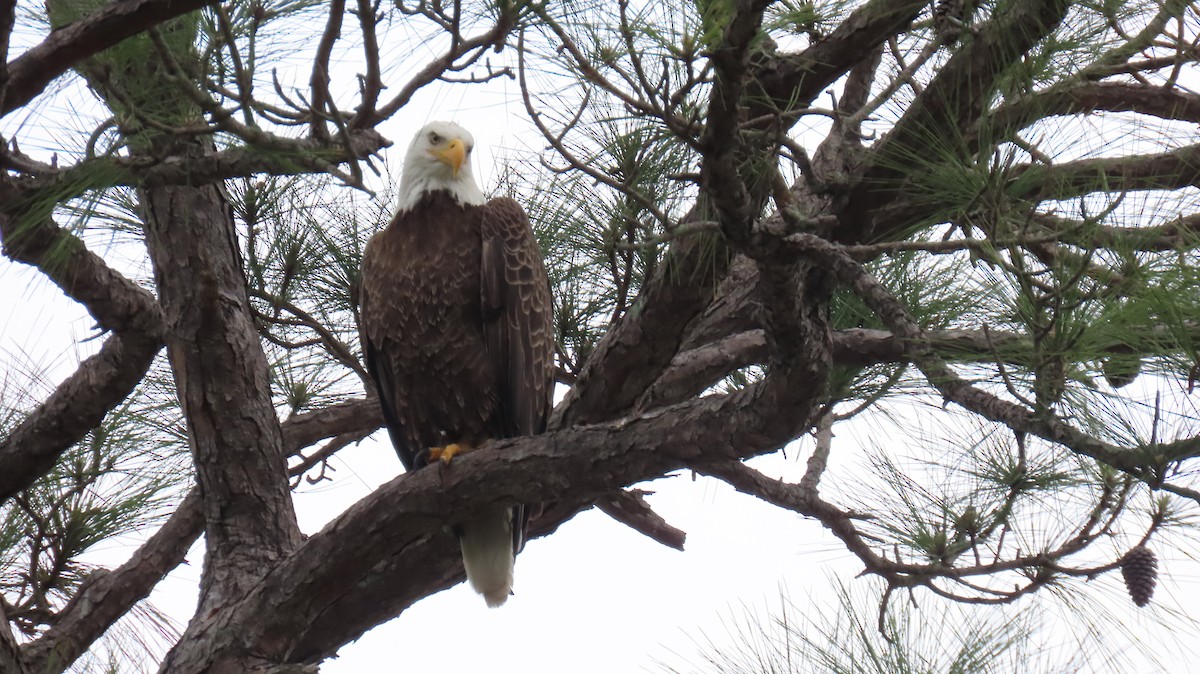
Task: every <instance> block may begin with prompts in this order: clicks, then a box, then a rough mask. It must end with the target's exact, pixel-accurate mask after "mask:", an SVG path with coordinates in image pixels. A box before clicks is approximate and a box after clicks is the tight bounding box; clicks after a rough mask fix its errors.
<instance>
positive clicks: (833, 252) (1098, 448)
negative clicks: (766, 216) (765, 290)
mask: <svg viewBox="0 0 1200 674" xmlns="http://www.w3.org/2000/svg"><path fill="white" fill-rule="evenodd" d="M787 242H788V244H790V245H792V246H794V250H796V251H797V252H801V253H803V254H805V255H811V256H813V258H814V259H817V260H819V262H820V264H821V265H822V266H824V267H825V268H826V269H828V270H830V272H832V273H833V274H835V275H836V276H837V277H838V280H839V281H841V282H842V283H843V284H845V285H847V286H850V287H852V288H853V289H854V291H855V293H856V294H857V295H858V296H859V297H861V298H862V299H863V301H864V302H865V303H866V304H867V306H868V307H870V308H871V309H872V310H873V311H874V312H875V313H876V315H877V316H878V317H879V318H880V320H882V321H883V322H884V324H885V325H887V326H888V327H889V328H890V329H891V330H892V332H893V334H895V335H896V336H897V337H898V338H899V339H900V340H901V344H902V345H904V347H905V350H906V353H907V355H908V357H909V358H910V359H911V361H912V362H913V363H914V364H915V365H916V366H917V367H918V368H920V369H921V371H922V372H923V373H924V375H925V378H926V380H927V381H928V382H929V383H930V384H931V385H932V386H933V387H934V388H935V389H937V390H938V391H939V392H940V393H941V394H942V396H943V397H944V398H945V399H946V400H947V401H950V402H955V403H958V404H959V405H961V406H962V407H964V408H965V409H967V410H969V411H971V412H974V413H975V414H978V415H980V416H981V417H984V418H985V419H988V420H990V421H994V422H997V423H1001V424H1004V425H1006V426H1008V427H1009V428H1011V429H1013V430H1014V431H1017V432H1020V433H1028V434H1030V435H1036V436H1038V437H1040V438H1043V439H1045V440H1048V441H1050V442H1053V443H1056V444H1059V445H1062V446H1063V447H1066V448H1067V449H1070V450H1071V451H1073V452H1076V453H1078V454H1082V455H1085V456H1089V457H1091V458H1093V459H1096V460H1097V461H1101V462H1103V463H1106V464H1108V465H1110V466H1112V467H1114V468H1117V469H1119V470H1122V471H1124V472H1126V473H1129V474H1130V475H1132V476H1133V477H1136V478H1138V479H1140V480H1143V481H1145V482H1147V483H1149V484H1151V485H1155V484H1157V483H1159V482H1161V474H1162V471H1163V470H1164V467H1165V466H1166V464H1167V463H1169V462H1171V461H1176V460H1179V459H1182V458H1188V457H1191V456H1196V455H1200V441H1198V439H1197V438H1188V439H1185V440H1180V441H1177V442H1172V443H1160V444H1158V445H1153V446H1149V447H1138V448H1136V450H1135V449H1132V448H1125V447H1118V446H1116V445H1112V444H1110V443H1107V442H1104V441H1102V440H1100V439H1098V438H1095V437H1092V436H1090V435H1087V434H1086V433H1083V432H1081V431H1079V430H1077V429H1075V428H1073V427H1072V426H1070V425H1068V424H1067V423H1066V422H1064V421H1062V420H1060V419H1058V418H1055V417H1050V416H1047V415H1044V414H1038V413H1036V412H1035V411H1033V410H1030V409H1027V408H1025V407H1023V406H1021V405H1018V404H1016V403H1011V402H1008V401H1007V400H1004V399H1001V398H999V397H997V396H995V395H993V394H991V393H988V392H986V391H984V390H982V389H980V388H978V387H976V386H974V385H972V384H970V383H968V382H967V381H965V380H963V379H962V378H961V377H959V376H958V375H956V374H955V373H954V372H953V371H952V370H951V369H950V368H949V366H948V365H947V364H946V362H945V360H944V359H943V358H942V357H941V356H939V355H937V353H936V352H935V351H934V349H933V345H932V344H931V343H930V341H929V338H928V336H927V335H925V334H924V332H923V331H922V330H921V328H920V326H919V325H918V324H917V323H916V321H914V320H913V318H912V317H911V316H910V315H909V313H908V311H907V309H905V308H904V305H903V304H902V303H901V302H900V301H899V300H897V299H896V298H895V296H893V295H892V294H891V292H890V291H888V290H887V289H886V288H885V287H884V286H883V285H882V284H880V283H879V282H878V281H877V280H875V279H874V278H872V277H871V275H870V274H868V273H867V272H866V270H864V269H863V268H862V266H861V265H860V264H859V263H858V262H856V261H855V260H854V259H853V258H852V257H851V256H850V255H849V254H847V253H846V252H845V251H844V250H843V249H841V248H840V247H839V246H838V245H837V244H834V243H831V242H829V241H825V240H823V239H820V238H819V237H816V236H813V235H810V234H793V235H791V236H789V237H788V240H787Z"/></svg>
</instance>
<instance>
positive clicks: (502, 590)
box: [458, 508, 514, 608]
mask: <svg viewBox="0 0 1200 674" xmlns="http://www.w3.org/2000/svg"><path fill="white" fill-rule="evenodd" d="M459 529H460V531H461V532H462V533H461V535H460V536H459V539H458V542H459V545H460V546H462V556H463V566H464V567H466V570H467V580H468V581H470V583H471V587H472V588H474V589H475V591H476V592H478V593H479V594H481V595H483V598H484V600H485V601H487V605H488V606H491V607H492V608H495V607H497V606H500V605H501V604H503V603H504V602H505V601H507V600H508V595H510V594H512V585H513V564H514V559H513V530H512V511H511V510H510V509H508V508H498V509H496V510H492V511H489V512H487V513H485V514H484V515H483V516H482V517H479V518H477V519H474V520H471V521H469V522H463V523H462V524H461V525H459Z"/></svg>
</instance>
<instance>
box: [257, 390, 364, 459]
mask: <svg viewBox="0 0 1200 674" xmlns="http://www.w3.org/2000/svg"><path fill="white" fill-rule="evenodd" d="M382 427H383V412H381V411H380V409H379V399H378V398H376V397H375V396H374V395H372V396H368V397H366V398H356V399H354V400H349V401H347V402H343V403H337V404H335V405H330V406H329V407H323V408H321V409H319V410H314V411H312V412H304V413H302V414H295V415H292V416H290V417H288V418H287V419H286V420H284V421H283V423H282V424H281V428H282V431H283V447H284V453H285V454H287V455H289V456H290V455H292V454H295V453H296V452H299V451H300V450H301V449H304V448H305V447H308V446H310V445H313V444H315V443H316V442H317V441H319V440H323V439H325V438H332V437H334V436H337V435H354V434H361V433H364V432H366V433H370V432H372V431H374V430H375V429H379V428H382Z"/></svg>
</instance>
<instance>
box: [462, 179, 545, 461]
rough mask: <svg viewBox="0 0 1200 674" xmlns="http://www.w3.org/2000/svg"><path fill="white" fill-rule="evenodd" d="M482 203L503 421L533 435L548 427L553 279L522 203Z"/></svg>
mask: <svg viewBox="0 0 1200 674" xmlns="http://www.w3.org/2000/svg"><path fill="white" fill-rule="evenodd" d="M482 208H483V220H482V223H481V225H482V226H481V234H482V237H483V254H482V258H481V260H480V285H481V288H480V290H481V300H482V301H481V306H482V309H483V322H484V338H485V343H486V344H487V350H488V358H489V359H490V360H491V362H492V365H493V367H494V368H495V373H496V378H497V383H498V386H497V393H498V396H499V405H500V408H499V421H500V423H501V424H502V426H503V437H511V436H518V435H534V434H536V433H541V432H542V431H543V430H545V428H546V419H547V418H548V417H549V414H550V409H551V403H552V394H553V384H554V317H553V303H552V300H551V297H550V280H549V278H548V277H547V275H546V267H545V265H544V264H543V262H542V254H541V250H540V248H539V247H538V243H537V239H536V238H535V237H534V235H533V229H532V228H531V227H530V226H529V217H528V216H527V215H526V214H525V211H524V209H522V208H521V205H520V204H518V203H517V202H516V201H514V200H512V199H509V198H506V197H500V198H496V199H492V200H490V201H488V202H487V203H486V204H484V205H483V207H482Z"/></svg>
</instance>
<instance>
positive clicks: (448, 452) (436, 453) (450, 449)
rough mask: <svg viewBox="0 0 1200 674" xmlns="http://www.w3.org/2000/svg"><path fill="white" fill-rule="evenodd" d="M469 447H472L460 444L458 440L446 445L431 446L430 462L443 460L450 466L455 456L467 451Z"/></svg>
mask: <svg viewBox="0 0 1200 674" xmlns="http://www.w3.org/2000/svg"><path fill="white" fill-rule="evenodd" d="M469 449H470V447H468V446H467V445H465V444H459V443H457V442H454V443H450V444H449V445H446V446H445V447H430V448H429V461H430V463H432V462H434V461H441V462H442V463H443V464H445V465H447V466H449V465H450V461H451V460H452V459H453V458H454V457H455V456H458V455H459V454H462V453H463V452H466V451H467V450H469Z"/></svg>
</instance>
